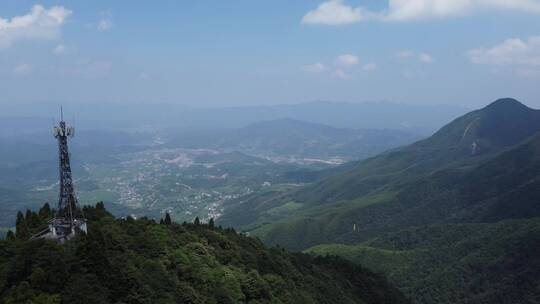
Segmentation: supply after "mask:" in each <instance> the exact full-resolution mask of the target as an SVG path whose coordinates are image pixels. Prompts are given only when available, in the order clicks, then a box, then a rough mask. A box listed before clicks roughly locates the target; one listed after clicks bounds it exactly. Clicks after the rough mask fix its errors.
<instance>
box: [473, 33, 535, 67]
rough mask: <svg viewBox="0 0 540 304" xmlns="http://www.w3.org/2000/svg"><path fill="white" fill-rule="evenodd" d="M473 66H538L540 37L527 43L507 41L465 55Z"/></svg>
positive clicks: (530, 39)
mask: <svg viewBox="0 0 540 304" xmlns="http://www.w3.org/2000/svg"><path fill="white" fill-rule="evenodd" d="M467 55H468V57H469V59H470V61H471V62H472V63H475V64H486V65H494V66H508V65H513V66H530V67H532V66H535V67H537V66H540V36H533V37H530V38H529V39H528V40H527V41H523V40H521V39H519V38H513V39H507V40H506V41H504V42H503V43H501V44H499V45H496V46H494V47H492V48H479V49H474V50H470V51H469V52H468V53H467Z"/></svg>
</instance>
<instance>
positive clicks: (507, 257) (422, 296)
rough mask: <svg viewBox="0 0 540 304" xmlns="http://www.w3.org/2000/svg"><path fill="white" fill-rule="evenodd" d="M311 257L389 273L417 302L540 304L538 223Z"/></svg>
mask: <svg viewBox="0 0 540 304" xmlns="http://www.w3.org/2000/svg"><path fill="white" fill-rule="evenodd" d="M309 252H311V253H315V254H319V255H323V256H324V255H340V256H342V257H345V258H347V259H349V260H351V261H354V262H357V263H361V264H362V265H365V266H367V267H368V268H370V269H372V270H375V271H377V272H382V273H385V274H386V275H387V276H388V278H389V279H390V280H391V281H392V282H394V283H395V284H397V286H398V287H399V288H400V289H401V290H402V291H403V292H404V293H406V295H408V296H410V297H411V298H413V299H414V300H415V301H414V302H415V303H425V304H429V303H441V304H453V303H471V304H472V303H474V304H493V303H497V304H515V303H520V304H527V303H531V304H532V303H538V301H539V300H540V289H538V286H539V284H540V255H539V254H538V252H540V219H538V218H536V219H530V220H508V221H502V222H498V223H490V224H486V223H483V224H452V225H435V226H424V227H419V228H409V229H405V230H402V231H399V232H395V233H389V234H385V235H382V236H380V237H377V238H375V239H373V240H370V241H367V242H364V243H360V244H358V245H337V244H334V245H320V246H317V247H314V248H312V249H310V250H309Z"/></svg>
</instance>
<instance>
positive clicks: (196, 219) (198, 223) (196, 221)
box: [193, 216, 201, 226]
mask: <svg viewBox="0 0 540 304" xmlns="http://www.w3.org/2000/svg"><path fill="white" fill-rule="evenodd" d="M193 224H195V225H197V226H199V225H200V224H201V220H200V219H199V217H198V216H197V217H195V221H193Z"/></svg>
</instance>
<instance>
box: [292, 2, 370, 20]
mask: <svg viewBox="0 0 540 304" xmlns="http://www.w3.org/2000/svg"><path fill="white" fill-rule="evenodd" d="M368 18H369V16H368V14H367V11H365V10H364V9H363V8H360V7H359V8H353V7H351V6H348V5H345V4H344V3H343V0H330V1H326V2H323V3H321V4H320V5H319V6H318V7H317V8H316V9H314V10H312V11H309V12H308V13H307V14H306V15H305V16H304V18H302V23H306V24H323V25H343V24H350V23H356V22H360V21H364V20H365V19H368Z"/></svg>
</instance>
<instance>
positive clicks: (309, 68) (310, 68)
mask: <svg viewBox="0 0 540 304" xmlns="http://www.w3.org/2000/svg"><path fill="white" fill-rule="evenodd" d="M302 69H303V70H304V71H306V72H310V73H320V72H324V71H326V66H325V65H324V64H322V63H320V62H317V63H314V64H308V65H305V66H303V67H302Z"/></svg>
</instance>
